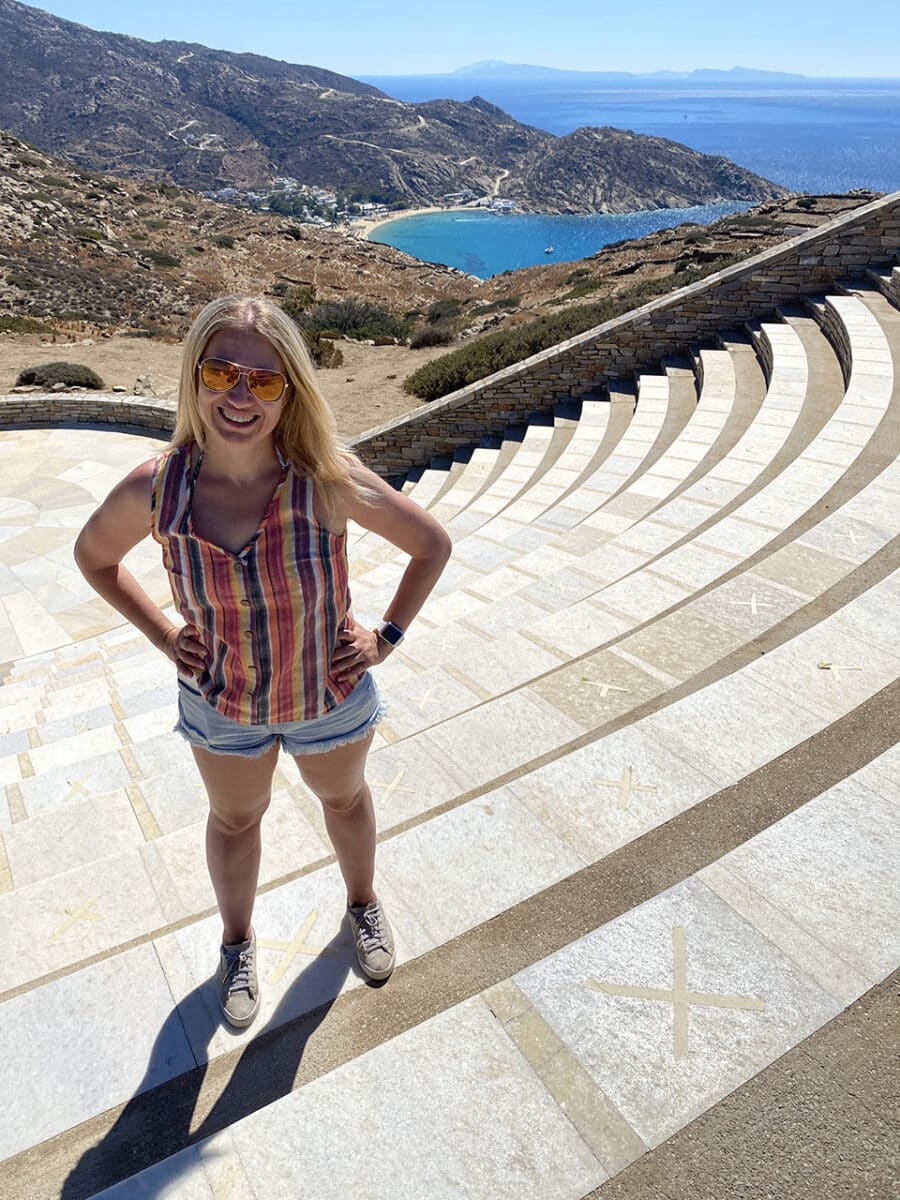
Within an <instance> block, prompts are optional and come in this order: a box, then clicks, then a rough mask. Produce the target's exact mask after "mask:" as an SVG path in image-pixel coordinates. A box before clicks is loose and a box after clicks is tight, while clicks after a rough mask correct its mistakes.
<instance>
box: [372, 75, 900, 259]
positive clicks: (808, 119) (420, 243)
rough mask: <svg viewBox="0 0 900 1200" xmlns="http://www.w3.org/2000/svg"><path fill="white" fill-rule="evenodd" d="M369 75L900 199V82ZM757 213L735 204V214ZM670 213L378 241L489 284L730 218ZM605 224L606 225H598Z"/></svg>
mask: <svg viewBox="0 0 900 1200" xmlns="http://www.w3.org/2000/svg"><path fill="white" fill-rule="evenodd" d="M361 78H363V79H364V82H366V83H371V84H373V85H374V86H375V87H378V88H380V89H381V90H382V91H383V92H386V93H387V94H388V95H389V96H392V97H393V98H395V99H397V100H406V101H409V102H412V103H422V102H425V101H428V100H436V99H455V100H470V99H472V97H473V96H481V97H482V98H483V99H485V100H488V101H490V102H491V103H492V104H496V105H498V107H500V108H502V109H503V110H504V111H505V112H508V113H509V114H510V115H511V116H513V117H515V119H516V120H517V121H521V122H523V123H524V124H526V125H533V126H536V127H537V128H539V129H545V130H547V131H548V132H550V133H553V134H556V135H562V134H565V133H570V132H571V131H572V130H573V129H577V128H579V127H580V126H584V125H597V126H603V125H611V126H614V127H615V128H618V129H630V130H632V131H634V132H635V133H644V134H650V135H652V136H655V137H664V138H668V139H669V140H670V141H675V142H680V143H682V144H684V145H687V146H690V147H691V149H693V150H698V151H700V152H701V153H703V154H721V155H724V156H725V157H726V158H730V159H732V161H734V162H736V163H737V164H738V165H739V166H742V167H746V168H747V169H749V170H751V171H754V172H756V174H758V175H762V176H763V177H764V178H766V179H771V180H773V181H774V182H776V183H780V184H782V185H783V186H784V187H787V188H790V189H791V190H794V191H798V192H811V193H829V192H847V191H850V190H852V189H853V188H871V189H873V190H875V191H879V192H892V191H897V190H900V80H898V79H886V80H873V79H859V80H853V79H838V80H828V79H802V80H797V81H796V82H793V81H791V82H787V81H783V80H778V81H777V82H775V83H771V82H744V81H742V82H740V83H737V84H736V83H734V82H732V81H727V82H718V81H712V82H710V81H702V82H697V81H696V80H677V81H676V80H672V81H670V80H659V79H656V80H652V81H648V80H646V79H640V78H636V79H635V80H634V81H623V80H615V81H609V80H603V79H602V78H601V77H597V76H593V77H592V76H590V75H588V76H585V77H584V78H576V79H565V80H560V79H550V80H545V79H529V80H509V79H492V78H484V79H479V78H475V77H472V76H468V75H464V76H460V75H441V76H435V75H431V76H427V75H425V76H417V75H405V76H365V77H361ZM705 207H706V208H710V209H717V208H718V207H719V206H715V205H713V206H705ZM746 207H749V206H748V205H746V204H744V205H736V206H735V207H734V208H732V209H730V210H727V211H736V210H737V209H738V208H746ZM664 211H666V212H667V214H668V215H669V217H671V218H672V219H669V220H666V221H665V222H664V223H661V224H653V220H654V219H655V218H656V216H657V214H652V213H644V212H639V213H629V214H623V215H617V217H616V220H618V221H620V222H622V224H621V226H620V231H619V232H618V233H617V234H616V235H615V236H609V237H605V234H606V232H607V226H606V224H605V222H606V220H607V219H608V218H606V217H593V216H592V217H550V216H539V215H535V214H531V215H529V216H527V217H526V216H525V215H518V216H513V217H487V216H483V217H482V219H483V220H484V221H486V222H491V223H492V224H490V225H487V226H479V225H478V224H476V223H471V224H470V223H468V221H467V222H466V223H465V224H460V223H459V217H460V216H462V214H458V215H457V214H453V215H452V216H451V215H447V214H434V215H433V216H430V217H429V218H427V219H426V218H424V217H409V218H406V219H403V218H400V219H399V220H397V221H392V222H391V223H390V225H389V226H388V225H383V226H379V227H378V229H377V230H376V231H375V232H374V233H373V235H372V240H374V241H382V242H387V243H388V244H389V245H392V246H396V247H397V248H398V249H400V250H405V251H406V252H407V253H409V254H414V255H415V256H416V257H417V258H424V259H425V260H427V261H431V262H440V263H444V264H445V265H447V266H455V267H458V268H459V269H460V270H464V271H470V272H471V273H472V274H474V275H479V276H480V277H482V278H483V277H484V276H485V274H487V275H491V274H495V273H496V272H497V271H502V270H514V269H516V268H518V267H522V266H534V265H535V264H536V263H538V262H543V261H545V256H544V248H545V246H546V245H548V244H549V245H552V246H553V247H554V250H555V252H556V257H557V261H559V260H565V261H569V260H574V259H577V258H584V257H586V256H587V255H588V254H593V253H594V252H595V251H596V250H599V249H600V248H601V246H602V245H604V244H607V243H608V242H610V241H617V240H620V239H621V238H626V237H640V236H641V235H642V234H643V233H648V232H650V231H651V229H653V228H665V227H666V226H667V225H672V224H677V223H679V221H680V220H696V221H704V220H714V219H715V216H716V215H722V211H725V210H722V211H720V212H717V213H715V214H714V215H710V216H708V217H705V218H704V217H703V216H693V217H691V216H682V217H680V218H679V219H678V220H676V219H674V214H677V212H678V210H664ZM648 220H649V221H650V223H649V224H648ZM594 221H597V222H598V224H597V225H596V227H593V226H592V225H591V222H594ZM570 222H574V223H576V224H572V225H570V224H568V223H570ZM578 222H584V225H583V228H582V231H581V232H576V231H577V230H578V229H579V227H578V225H577V223H578ZM504 223H506V224H505V225H504ZM510 223H512V224H510ZM513 233H515V235H516V236H512V235H513ZM482 235H484V236H482ZM597 237H600V238H601V239H602V238H605V240H600V241H598V242H597V244H595V245H593V248H592V249H585V250H583V251H582V250H581V249H580V247H581V246H582V245H585V244H588V243H589V242H590V241H591V239H592V238H597ZM492 241H494V242H496V243H497V244H496V246H492V245H491V244H490V243H491V242H492ZM501 247H502V253H501ZM504 256H505V257H504Z"/></svg>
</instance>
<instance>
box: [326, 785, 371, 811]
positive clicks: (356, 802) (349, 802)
mask: <svg viewBox="0 0 900 1200" xmlns="http://www.w3.org/2000/svg"><path fill="white" fill-rule="evenodd" d="M317 794H318V798H319V800H320V803H322V806H323V808H324V809H328V811H329V812H334V814H335V815H336V816H341V817H346V816H349V815H350V814H352V812H354V811H355V810H356V809H358V808H359V806H360V804H362V802H364V800H365V799H366V797H367V796H368V785H367V784H365V782H362V784H361V785H360V786H359V787H358V788H356V790H355V791H347V792H334V793H332V792H326V793H325V794H320V793H317Z"/></svg>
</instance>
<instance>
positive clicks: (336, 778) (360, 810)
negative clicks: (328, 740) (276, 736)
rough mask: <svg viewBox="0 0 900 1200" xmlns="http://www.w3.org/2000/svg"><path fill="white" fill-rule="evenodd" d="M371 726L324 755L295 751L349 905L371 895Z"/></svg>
mask: <svg viewBox="0 0 900 1200" xmlns="http://www.w3.org/2000/svg"><path fill="white" fill-rule="evenodd" d="M374 736H375V730H374V729H373V730H372V731H371V732H370V733H369V734H368V735H367V736H366V737H364V738H361V739H360V740H359V741H358V742H348V743H347V745H345V746H338V747H337V748H336V749H334V750H328V751H327V752H326V753H324V754H295V755H294V762H295V763H296V764H297V767H298V768H299V771H300V775H301V777H302V779H303V782H304V783H305V784H306V786H307V787H308V788H309V789H310V790H311V791H312V792H314V793H315V794H316V796H318V798H319V800H320V801H321V802H322V810H323V814H324V817H325V828H326V829H327V830H328V836H329V837H330V838H331V844H332V845H333V846H334V850H335V853H336V854H337V858H338V863H339V864H340V868H341V874H342V875H343V877H344V883H345V884H346V885H347V903H348V904H354V905H356V904H370V903H371V902H372V901H373V900H374V899H375V892H374V890H373V883H374V879H375V809H374V808H373V807H372V793H371V792H370V791H369V786H368V784H367V783H366V779H365V769H366V755H367V754H368V753H369V747H370V746H371V745H372V738H373V737H374Z"/></svg>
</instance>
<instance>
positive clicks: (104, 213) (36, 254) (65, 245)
mask: <svg viewBox="0 0 900 1200" xmlns="http://www.w3.org/2000/svg"><path fill="white" fill-rule="evenodd" d="M292 287H313V288H315V289H316V294H317V297H318V298H319V299H335V298H339V297H342V296H347V295H350V294H352V295H358V294H360V293H362V294H364V295H365V296H366V297H367V298H368V299H371V300H373V301H375V302H376V303H378V304H381V305H384V306H385V307H387V308H390V309H393V310H399V311H403V310H405V309H410V308H421V307H424V306H426V305H428V304H429V303H431V301H433V300H436V299H439V298H444V297H457V296H458V297H463V296H468V295H469V294H470V293H471V290H472V281H471V278H470V277H469V276H467V275H463V274H461V273H460V272H458V271H455V270H453V269H452V268H450V267H441V266H431V265H428V264H426V263H420V262H419V261H418V260H416V259H413V258H410V257H409V256H408V255H406V254H403V253H401V252H400V251H399V250H394V249H393V248H392V247H390V246H381V245H378V244H376V243H374V242H363V241H360V240H359V239H358V238H355V237H353V236H352V235H350V234H347V233H341V232H334V231H332V230H329V229H319V228H316V227H314V226H311V225H303V226H300V225H297V224H296V223H295V222H292V221H286V220H285V219H284V218H283V217H277V216H274V215H271V214H264V213H260V214H254V213H250V212H248V211H246V210H243V209H236V208H231V207H228V206H225V205H222V204H215V203H213V202H212V201H209V200H204V199H203V198H202V197H200V196H198V195H196V194H195V193H191V192H188V191H185V190H182V189H181V188H177V187H174V186H172V185H170V184H159V185H157V184H146V183H144V184H139V183H136V182H134V181H129V180H121V179H114V178H112V177H109V176H102V175H97V174H94V173H91V172H84V171H82V170H78V169H75V168H72V167H71V166H68V165H67V164H65V163H64V162H62V161H60V160H58V159H53V158H51V157H50V156H49V155H46V154H44V153H42V152H40V151H37V150H35V149H34V148H33V147H29V146H26V145H25V144H23V143H22V142H20V141H19V140H18V139H17V138H14V137H13V136H12V135H10V134H4V133H2V132H0V314H3V313H5V314H7V315H8V316H9V317H13V316H15V317H17V318H19V322H18V327H21V318H31V319H44V318H53V319H56V320H57V321H62V322H63V323H66V322H68V323H72V322H76V323H80V324H88V325H94V326H97V327H98V328H100V327H103V328H110V329H111V328H115V327H119V328H132V329H134V330H136V331H144V332H147V333H152V334H159V335H166V334H172V335H176V336H177V335H180V334H181V333H182V332H183V331H184V329H185V328H186V327H187V324H188V319H189V314H192V313H194V312H195V311H196V310H197V308H198V307H199V306H200V305H201V304H203V303H205V301H206V300H208V299H210V298H211V297H213V296H216V295H222V294H224V293H226V292H232V291H239V292H244V293H247V292H251V293H257V292H267V291H268V292H271V291H273V289H274V290H275V291H276V292H278V291H281V292H284V291H286V290H288V289H290V288H292ZM3 325H5V326H6V327H7V328H11V327H13V323H12V322H11V321H10V320H7V321H5V322H4V321H3V320H2V317H0V327H2V326H3Z"/></svg>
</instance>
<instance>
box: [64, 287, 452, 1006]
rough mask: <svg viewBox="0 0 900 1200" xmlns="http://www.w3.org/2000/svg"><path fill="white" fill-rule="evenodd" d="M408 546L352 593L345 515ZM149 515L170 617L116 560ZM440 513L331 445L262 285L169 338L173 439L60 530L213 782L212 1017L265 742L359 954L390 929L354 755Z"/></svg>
mask: <svg viewBox="0 0 900 1200" xmlns="http://www.w3.org/2000/svg"><path fill="white" fill-rule="evenodd" d="M350 518H352V519H353V520H354V521H356V522H358V523H359V524H360V525H362V526H364V527H365V528H367V529H371V530H373V531H374V532H376V533H378V534H381V535H382V536H383V537H385V538H386V539H387V540H388V541H390V542H392V543H393V544H394V545H395V546H397V547H398V548H399V549H401V550H403V551H405V552H406V553H407V554H409V556H410V561H409V564H408V565H407V568H406V570H405V572H404V574H403V576H402V578H401V580H400V582H399V584H398V586H397V591H396V593H395V595H394V598H393V600H392V601H391V603H390V604H389V605H388V606H387V610H386V612H385V613H384V621H383V622H382V623H381V624H380V626H379V627H378V628H377V629H367V628H365V627H364V626H362V625H361V624H359V623H358V622H357V621H356V620H355V619H354V617H353V615H352V614H351V612H350V593H349V587H348V582H347V580H348V572H347V554H346V532H345V528H346V523H347V520H348V519H350ZM148 534H151V535H152V536H153V537H154V538H155V540H156V541H158V542H159V543H160V545H161V546H162V548H163V561H164V563H165V566H166V570H167V571H168V573H169V581H170V584H171V587H172V595H173V598H174V601H175V606H176V608H177V610H178V612H179V614H180V615H181V617H182V619H183V621H184V624H183V625H180V626H175V625H173V624H172V623H171V622H170V621H169V620H168V619H167V618H166V617H165V616H164V615H163V613H162V612H161V611H160V609H159V608H157V606H156V605H155V604H154V603H153V602H152V601H151V600H150V598H149V597H148V596H147V595H146V593H145V592H144V591H143V590H142V589H141V588H140V587H139V585H138V584H137V582H136V580H135V579H134V577H133V576H132V575H131V574H130V573H129V572H128V571H127V570H126V568H125V567H123V566H122V558H123V557H124V555H125V554H126V553H127V552H128V551H129V550H130V549H131V548H132V547H133V546H134V545H136V543H137V542H139V541H141V539H142V538H145V537H146V536H147V535H148ZM450 548H451V542H450V539H449V537H448V536H447V534H446V533H445V532H444V530H443V529H442V528H441V526H440V525H439V524H438V523H437V521H435V520H434V518H432V517H431V516H429V515H428V513H426V512H424V511H423V510H422V509H420V508H419V507H418V506H417V505H416V504H414V503H413V502H412V501H410V500H408V499H406V497H405V496H403V495H402V494H401V493H400V492H396V491H394V490H393V489H392V488H391V487H389V486H388V485H387V484H386V483H384V481H383V480H381V479H379V477H378V476H377V475H375V474H374V473H373V472H372V471H370V470H368V469H367V468H366V467H364V466H363V465H362V464H361V463H360V462H359V461H358V459H356V458H355V457H354V456H353V455H351V454H349V453H347V452H346V451H344V450H342V449H341V448H340V447H339V445H338V442H337V439H336V434H335V431H334V419H333V416H332V414H331V411H330V409H329V408H328V406H327V404H326V403H325V401H324V400H323V399H322V397H321V395H320V394H319V391H318V389H317V387H316V382H315V376H314V372H313V367H312V364H311V362H310V359H309V355H308V354H307V351H306V347H305V345H304V342H303V339H302V337H301V335H300V333H299V331H298V330H297V328H296V326H295V325H294V324H293V322H292V321H291V320H290V319H289V318H288V317H287V316H286V315H285V314H284V313H283V312H282V310H281V309H280V308H278V307H277V306H276V305H274V304H272V303H270V302H269V301H267V300H264V299H246V298H236V297H226V298H224V299H221V300H215V301H213V302H212V303H210V304H208V305H207V306H206V307H205V308H204V309H203V311H202V312H201V313H200V314H199V316H198V317H197V319H196V321H195V322H194V324H193V325H192V327H191V329H190V330H189V332H188V335H187V338H186V340H185V344H184V355H183V361H182V368H181V381H180V391H179V401H178V415H177V419H176V424H175V432H174V434H173V437H172V442H171V446H170V448H169V449H167V450H166V451H165V452H164V453H162V454H160V455H158V456H157V457H155V458H152V459H149V460H148V461H147V462H145V463H142V464H141V465H140V466H139V467H136V468H135V470H133V471H132V472H131V474H130V475H128V476H127V477H126V478H125V479H123V480H122V481H121V483H119V484H117V485H116V487H115V488H113V490H112V492H111V493H110V495H109V496H108V497H107V499H106V500H105V501H104V502H103V503H102V504H101V505H100V507H99V508H98V509H97V511H96V512H95V513H94V514H93V516H92V517H91V518H90V520H89V521H88V522H87V524H86V525H85V527H84V529H83V530H82V531H81V533H80V534H79V537H78V540H77V542H76V545H75V559H76V561H77V563H78V566H79V568H80V569H81V571H82V573H83V574H84V575H85V577H86V578H87V579H88V581H89V582H90V583H91V585H92V586H93V587H94V588H95V589H96V591H97V592H99V594H100V595H101V596H103V598H104V599H105V600H107V601H108V602H109V603H110V604H112V605H113V606H114V607H115V608H116V609H118V611H119V612H120V613H122V615H123V616H124V617H126V618H127V619H128V620H129V621H131V622H132V624H134V625H135V626H136V627H137V628H138V629H139V630H140V631H141V632H142V633H143V634H145V635H146V636H147V637H148V638H149V639H150V641H151V642H153V644H154V645H155V646H156V647H157V648H158V649H160V650H162V651H163V653H164V654H166V655H168V657H169V658H170V659H171V660H172V662H173V663H174V664H175V666H176V668H177V670H178V692H179V698H178V707H179V719H178V723H177V725H176V726H175V729H176V731H178V732H180V733H181V734H182V736H184V737H185V738H186V739H187V740H188V742H189V743H190V745H191V749H192V751H193V754H194V758H195V759H196V762H197V766H198V768H199V770H200V775H201V777H202V779H203V783H204V785H205V787H206V791H207V793H208V796H209V819H208V822H207V832H206V857H207V864H208V866H209V872H210V876H211V878H212V883H213V887H214V889H215V893H216V899H217V901H218V906H219V912H220V913H221V916H222V924H223V931H222V945H221V947H220V955H219V968H218V971H217V975H216V979H217V984H218V990H219V1000H220V1003H221V1006H222V1010H223V1012H224V1015H225V1017H226V1019H227V1020H228V1021H229V1022H230V1023H231V1024H232V1025H236V1026H245V1025H249V1024H250V1022H251V1021H252V1020H253V1018H254V1017H255V1015H256V1012H257V1010H258V1008H259V987H258V982H257V975H256V954H255V951H256V939H255V935H254V932H253V928H252V924H251V918H252V912H253V901H254V897H255V894H256V885H257V878H258V874H259V860H260V820H261V818H262V815H263V813H264V812H265V810H266V808H267V806H268V804H269V799H270V796H271V786H272V775H273V773H274V770H275V764H276V760H277V758H278V750H279V746H281V745H283V746H284V748H285V750H286V751H287V752H288V753H289V754H291V755H292V756H293V757H294V759H295V761H296V763H297V766H298V767H299V769H300V774H301V776H302V778H303V780H304V782H305V783H306V785H307V786H308V787H309V788H310V789H311V790H312V791H313V792H314V793H315V794H316V795H317V796H318V798H319V800H320V801H321V802H322V806H323V810H324V818H325V825H326V828H327V830H328V834H329V836H330V838H331V841H332V844H333V846H334V849H335V852H336V854H337V858H338V862H339V864H340V869H341V874H342V875H343V878H344V882H345V884H346V888H347V912H348V914H349V917H350V919H351V927H352V928H353V930H354V934H355V940H356V949H357V956H358V958H359V963H360V966H361V967H362V969H363V971H364V972H365V973H366V974H367V975H368V976H370V977H371V978H373V979H385V978H387V976H388V975H389V974H390V973H391V971H392V969H393V965H394V945H393V937H392V934H391V930H390V926H389V924H388V921H387V917H386V916H385V913H384V910H383V908H382V905H381V902H380V900H379V899H378V897H377V896H376V895H375V892H374V890H373V880H374V870H375V814H374V810H373V807H372V797H371V793H370V791H369V789H368V787H367V785H366V782H365V774H364V772H365V762H366V755H367V753H368V750H369V746H370V745H371V743H372V738H373V736H374V732H375V725H376V723H377V721H378V719H379V717H380V715H381V705H380V701H379V697H378V691H377V688H376V686H375V683H374V680H373V679H372V676H371V675H370V674H369V668H370V667H374V666H376V665H377V664H378V663H380V662H382V661H383V660H384V659H385V658H386V657H387V655H388V654H390V652H391V650H392V649H393V648H394V646H395V645H396V644H397V643H398V642H399V640H400V639H401V638H402V636H403V631H404V630H405V629H406V628H407V627H408V626H409V623H410V621H411V620H412V619H413V617H415V615H416V613H417V612H418V611H419V609H420V608H421V606H422V604H423V603H424V601H425V599H426V597H427V596H428V594H429V592H430V591H431V589H432V588H433V587H434V584H435V582H436V581H437V579H438V577H439V575H440V573H441V571H442V570H443V568H444V565H445V563H446V561H447V559H448V557H449V555H450Z"/></svg>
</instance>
